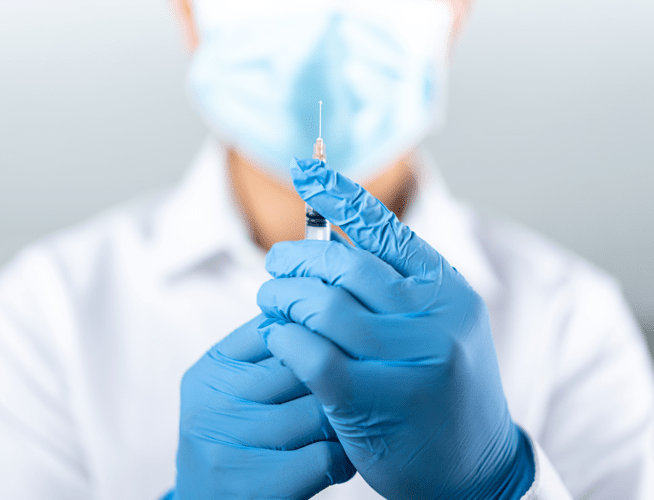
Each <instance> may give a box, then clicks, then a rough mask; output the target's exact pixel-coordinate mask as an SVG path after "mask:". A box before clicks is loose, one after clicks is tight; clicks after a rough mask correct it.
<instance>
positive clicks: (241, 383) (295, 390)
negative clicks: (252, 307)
mask: <svg viewBox="0 0 654 500" xmlns="http://www.w3.org/2000/svg"><path fill="white" fill-rule="evenodd" d="M198 392H201V393H202V394H206V393H213V392H217V393H222V394H225V395H228V396H236V397H238V398H241V399H244V400H247V401H254V402H259V403H284V402H286V401H290V400H292V399H295V398H299V397H302V396H304V395H306V394H308V393H309V390H308V389H307V388H306V386H304V384H302V382H300V381H299V380H298V379H297V377H296V376H295V375H294V374H293V372H292V371H291V370H289V369H288V368H287V367H284V366H282V365H281V364H280V363H279V361H278V360H277V359H275V358H273V357H270V358H267V359H264V360H262V361H260V362H259V363H256V364H254V363H247V362H244V361H238V360H235V359H232V358H228V357H226V356H223V355H222V354H221V353H220V352H219V351H217V350H216V349H215V348H212V349H210V350H209V351H208V352H207V353H206V354H205V355H204V356H203V357H202V358H200V360H199V361H198V362H197V363H196V364H195V365H193V366H192V367H191V368H190V369H189V370H188V371H187V372H186V373H185V374H184V377H183V378H182V396H184V395H185V394H188V395H189V397H190V396H191V395H193V394H197V393H198Z"/></svg>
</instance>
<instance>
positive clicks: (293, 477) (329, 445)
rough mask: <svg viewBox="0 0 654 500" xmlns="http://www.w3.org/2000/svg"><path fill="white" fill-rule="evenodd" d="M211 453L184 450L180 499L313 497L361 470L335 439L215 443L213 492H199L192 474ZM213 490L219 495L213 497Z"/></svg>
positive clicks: (180, 465)
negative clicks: (286, 445)
mask: <svg viewBox="0 0 654 500" xmlns="http://www.w3.org/2000/svg"><path fill="white" fill-rule="evenodd" d="M180 439H183V436H182V437H180ZM206 453H207V450H206V449H205V448H204V447H194V446H185V447H181V448H180V451H179V452H178V455H177V486H176V494H177V495H178V496H176V497H175V498H182V499H187V498H205V497H206V496H207V495H208V496H210V497H212V498H243V497H244V492H247V495H246V496H247V498H274V499H282V498H284V499H294V500H308V499H309V498H311V497H313V496H314V495H316V494H317V493H319V492H320V491H322V490H324V489H325V488H326V487H328V486H330V485H331V484H337V483H344V482H346V481H347V480H349V479H350V478H352V476H354V474H355V473H356V470H355V469H354V466H353V465H352V463H351V462H350V460H349V459H348V458H347V455H346V454H345V451H344V450H343V447H342V446H341V445H340V443H338V442H334V441H319V442H317V443H313V444H310V445H308V446H304V447H302V448H300V449H298V450H292V451H277V450H269V449H257V448H251V447H243V446H237V445H228V444H224V443H214V444H212V446H211V458H212V461H213V464H212V468H211V477H209V478H207V483H208V484H206V485H205V486H206V487H207V488H208V491H206V490H203V491H198V485H197V482H196V480H195V479H196V476H194V475H193V474H194V473H197V464H204V463H205V462H206V461H207V456H206ZM212 492H215V493H217V495H216V496H212V494H211V493H212Z"/></svg>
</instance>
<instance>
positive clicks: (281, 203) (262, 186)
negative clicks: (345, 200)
mask: <svg viewBox="0 0 654 500" xmlns="http://www.w3.org/2000/svg"><path fill="white" fill-rule="evenodd" d="M411 165H412V162H411V161H410V155H407V156H406V157H405V158H403V159H401V160H399V161H397V162H395V163H393V164H391V165H389V166H388V168H385V169H383V170H382V171H381V172H380V173H379V174H378V175H377V176H375V177H374V178H372V179H371V180H370V181H369V182H366V183H364V184H363V187H364V188H365V189H366V190H367V191H369V192H370V193H371V194H372V195H373V196H375V197H376V198H377V199H378V200H380V201H381V202H382V203H384V205H386V206H387V207H388V208H389V210H391V211H393V212H394V213H395V215H397V216H398V217H399V218H400V219H402V217H403V216H404V214H405V213H406V211H407V209H408V207H409V205H410V204H411V202H412V201H413V199H414V198H415V194H416V191H417V187H418V182H417V175H416V172H415V170H414V169H413V168H412V166H411ZM227 166H228V171H229V178H230V181H231V187H232V190H233V193H234V199H235V202H236V204H237V207H238V209H239V211H240V212H241V214H242V216H243V218H244V220H245V222H246V224H247V226H248V230H249V233H250V237H251V238H252V241H254V242H255V243H256V245H257V246H258V247H259V248H261V249H262V250H264V251H268V250H269V249H270V247H271V246H272V245H274V244H275V243H277V242H279V241H289V240H301V239H303V238H304V201H303V200H302V199H301V198H300V197H299V195H298V194H297V193H296V192H295V190H294V189H293V187H292V186H291V185H289V184H284V183H282V182H280V181H278V180H276V179H274V178H273V177H271V176H269V175H267V174H266V173H265V172H264V171H263V170H262V169H260V168H257V166H256V165H255V164H254V163H252V162H251V161H249V160H248V159H247V158H245V157H244V156H243V155H241V154H240V153H239V152H238V151H237V150H236V149H233V148H230V149H228V152H227ZM336 230H337V231H339V232H340V229H338V228H336ZM341 234H342V232H341Z"/></svg>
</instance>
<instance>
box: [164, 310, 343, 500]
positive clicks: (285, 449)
mask: <svg viewBox="0 0 654 500" xmlns="http://www.w3.org/2000/svg"><path fill="white" fill-rule="evenodd" d="M263 320H264V318H263V316H261V315H260V316H257V317H256V318H254V319H253V320H251V321H250V322H248V323H246V324H245V325H243V326H242V327H240V328H239V329H237V330H235V331H234V332H233V333H232V334H230V335H229V336H228V337H227V338H225V339H224V340H223V341H222V342H220V343H218V344H217V345H216V346H214V347H213V348H211V349H210V350H209V351H208V352H207V353H206V354H205V355H204V356H203V357H202V358H201V359H200V360H199V361H198V362H197V363H196V364H195V365H194V366H193V367H191V368H190V369H189V370H188V371H187V372H186V374H185V375H184V378H183V380H182V393H181V415H180V431H179V449H178V452H177V485H176V488H175V491H174V492H172V493H171V494H169V496H168V497H166V498H169V497H170V498H172V499H181V500H190V499H193V500H196V499H212V500H213V499H216V498H252V499H254V498H256V499H260V498H286V499H306V498H310V497H312V496H313V495H315V494H316V493H318V492H319V491H320V490H322V489H324V488H326V487H327V486H329V485H330V484H333V483H340V482H344V481H347V480H348V479H350V478H351V477H352V476H353V475H354V472H355V471H354V468H353V467H352V464H351V463H350V462H349V460H348V459H347V457H346V455H345V453H344V451H343V448H342V447H341V445H340V444H339V443H338V441H337V440H336V437H335V433H334V430H333V429H332V427H331V426H330V425H329V422H328V421H327V419H326V417H325V415H324V413H323V410H322V408H321V405H320V403H319V402H318V400H317V399H316V397H315V396H313V395H311V394H310V393H309V391H308V390H307V388H306V387H305V386H304V385H303V384H302V383H300V382H299V380H298V379H297V378H296V377H295V376H294V375H293V373H292V372H291V371H290V370H289V369H288V368H284V367H283V366H282V365H280V363H279V361H278V360H277V359H275V358H272V357H270V353H268V352H267V351H266V349H265V347H264V346H263V343H262V342H261V337H260V336H259V334H258V333H257V326H258V325H259V324H260V323H261V322H262V321H263Z"/></svg>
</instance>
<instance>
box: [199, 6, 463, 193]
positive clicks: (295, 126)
mask: <svg viewBox="0 0 654 500" xmlns="http://www.w3.org/2000/svg"><path fill="white" fill-rule="evenodd" d="M193 8H194V15H195V20H196V23H197V26H198V31H199V35H200V45H199V47H198V48H197V50H196V53H195V55H194V60H193V62H192V64H191V68H190V70H189V74H188V89H189V92H190V94H191V97H192V100H193V101H194V102H195V103H196V104H197V106H198V108H199V110H200V112H201V114H202V116H203V118H204V120H205V121H206V123H207V124H208V125H209V127H210V128H211V129H212V131H213V132H214V133H215V134H216V135H217V137H218V138H219V140H221V141H222V142H223V143H225V144H226V145H230V146H234V147H235V148H236V149H237V150H239V151H240V152H241V153H242V154H244V155H245V156H246V157H248V158H250V159H251V160H253V161H254V162H255V163H256V164H257V165H258V166H259V167H260V168H263V169H264V170H266V171H267V172H268V173H270V174H272V175H274V176H275V177H277V178H278V179H282V180H286V179H290V174H289V162H290V159H291V158H292V157H293V156H297V157H309V156H311V153H312V145H313V143H314V142H315V140H316V137H317V136H318V101H322V102H323V108H322V110H323V113H322V137H323V139H324V141H325V144H326V145H327V160H328V163H329V164H330V166H332V167H333V168H335V169H336V170H338V171H341V172H343V173H345V174H346V175H348V176H350V177H352V178H354V179H357V180H362V179H365V178H368V177H369V176H371V175H374V173H375V172H376V171H379V169H383V168H385V167H387V166H389V165H390V164H391V163H392V162H393V161H395V160H397V159H398V158H399V157H400V156H401V155H402V154H404V153H406V152H407V150H408V149H409V148H411V147H412V146H414V145H415V144H417V143H418V142H419V141H420V140H421V139H422V138H424V136H425V135H426V134H427V133H428V132H429V131H430V130H431V129H433V128H434V126H436V125H437V124H439V123H440V122H442V119H443V115H444V104H445V83H446V57H447V51H448V46H449V39H450V34H451V28H452V15H451V12H450V10H449V9H448V8H447V6H446V5H445V4H444V3H442V2H439V1H437V0H376V1H372V0H347V1H337V0H265V1H261V0H239V1H238V2H236V1H233V0H195V1H194V4H193Z"/></svg>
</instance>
